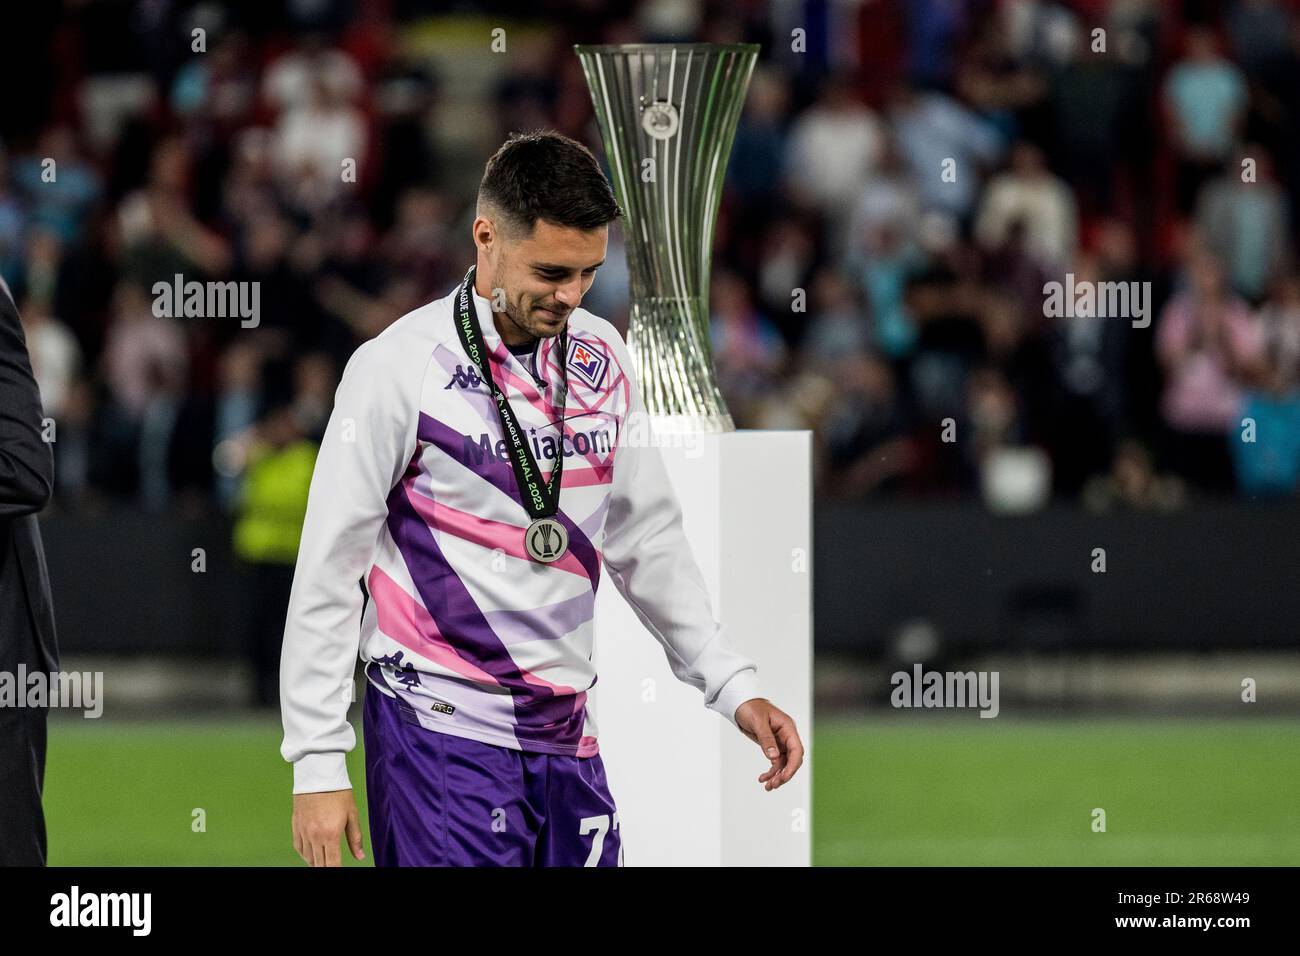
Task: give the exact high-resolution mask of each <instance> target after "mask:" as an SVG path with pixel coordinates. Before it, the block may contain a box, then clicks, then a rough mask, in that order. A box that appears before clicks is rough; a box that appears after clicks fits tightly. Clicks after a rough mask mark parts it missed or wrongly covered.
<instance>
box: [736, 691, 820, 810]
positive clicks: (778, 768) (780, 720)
mask: <svg viewBox="0 0 1300 956" xmlns="http://www.w3.org/2000/svg"><path fill="white" fill-rule="evenodd" d="M736 726H737V727H739V728H740V732H741V733H743V734H744V735H745V736H746V737H748V738H749V739H750V740H753V741H756V742H757V743H758V745H759V746H760V747H762V748H763V754H764V756H766V757H767V759H768V760H770V761H772V766H771V767H769V768H768V769H767V770H766V771H764V772H763V773H762V775H760V776H759V778H758V782H759V783H761V784H763V789H764V790H775V789H776V788H777V787H779V786H781V784H783V783H788V782H789V780H790V778H791V777H793V776H794V775H795V771H797V770H798V769H799V767H800V766H801V765H802V764H803V741H802V740H800V739H799V731H798V730H797V729H796V728H795V725H794V720H793V718H791V716H790V715H789V714H787V713H786V712H785V711H783V710H781V708H779V707H777V706H776V705H774V704H773V703H772V702H771V701H770V700H767V699H766V698H763V697H755V698H753V699H752V700H747V701H745V702H744V703H743V704H741V705H740V706H739V707H737V708H736Z"/></svg>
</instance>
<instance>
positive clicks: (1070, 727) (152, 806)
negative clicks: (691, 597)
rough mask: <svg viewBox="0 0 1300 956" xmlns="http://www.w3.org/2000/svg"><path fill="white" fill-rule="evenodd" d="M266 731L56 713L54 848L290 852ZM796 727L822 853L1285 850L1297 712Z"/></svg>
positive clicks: (1287, 860) (82, 855)
mask: <svg viewBox="0 0 1300 956" xmlns="http://www.w3.org/2000/svg"><path fill="white" fill-rule="evenodd" d="M932 716H933V719H931V717H932ZM964 716H973V715H964ZM360 736H361V735H360V733H358V734H357V737H358V749H357V751H356V752H354V753H353V754H351V755H350V756H349V761H348V762H349V769H350V772H351V774H352V779H353V782H354V783H355V784H357V785H358V786H361V785H362V784H363V782H364V772H363V766H362V758H361V752H360ZM279 743H280V726H279V722H278V720H276V719H274V718H271V719H268V720H262V721H253V720H221V719H215V718H214V719H209V720H192V721H190V720H170V721H167V722H165V723H164V722H157V723H145V722H123V721H117V722H109V721H108V720H84V719H79V718H67V717H59V718H58V719H56V720H53V721H52V722H51V725H50V747H49V761H48V768H47V773H46V796H45V805H46V814H47V822H48V827H49V844H50V858H49V859H50V863H51V864H52V865H56V866H58V865H77V866H100V865H102V866H111V865H163V866H174V865H175V866H193V865H216V866H224V865H266V866H277V865H295V864H296V865H301V862H300V861H299V860H298V858H297V855H296V854H295V853H294V852H293V849H292V846H291V844H290V836H289V814H290V806H291V799H292V798H291V796H290V776H291V775H290V770H289V767H288V765H287V764H285V763H284V762H283V761H282V760H281V759H280V755H279ZM812 747H813V752H814V755H815V760H814V765H815V769H814V776H813V811H812V827H813V859H814V862H815V863H816V864H818V865H821V866H827V865H832V866H858V865H875V864H890V865H903V866H909V865H951V864H957V865H1112V866H1113V865H1118V866H1124V865H1171V866H1182V865H1207V866H1220V865H1222V866H1228V865H1292V866H1293V865H1296V864H1300V726H1297V724H1296V723H1295V722H1294V721H1285V720H1280V719H1259V720H1250V719H1239V720H1219V721H1200V720H1184V719H1151V720H1123V721H1120V720H1068V721H1067V720H1012V719H1009V718H1006V717H1001V718H998V719H997V720H979V719H959V718H956V717H951V716H948V715H927V716H926V717H925V718H924V719H918V718H917V717H915V716H909V717H898V716H892V715H891V716H885V717H876V718H866V719H852V720H850V719H844V718H835V719H831V718H827V719H825V720H821V721H818V723H817V726H816V732H815V735H814V739H813V742H812ZM358 796H359V798H360V800H361V814H362V819H363V821H364V819H365V803H364V794H360V793H359V794H358ZM1097 807H1100V808H1102V809H1104V810H1105V813H1106V832H1105V833H1094V832H1093V831H1092V819H1093V816H1092V814H1093V809H1094V808H1097ZM196 810H202V811H203V813H204V815H205V825H206V829H205V830H204V831H202V832H198V831H197V830H196V828H195V826H194V823H193V821H194V819H195V816H194V812H195V811H196ZM368 854H369V841H368V837H367V860H366V862H365V865H369V864H370V859H369V855H368ZM345 860H347V861H348V862H349V863H351V862H352V861H351V859H350V858H349V857H347V855H346V854H345Z"/></svg>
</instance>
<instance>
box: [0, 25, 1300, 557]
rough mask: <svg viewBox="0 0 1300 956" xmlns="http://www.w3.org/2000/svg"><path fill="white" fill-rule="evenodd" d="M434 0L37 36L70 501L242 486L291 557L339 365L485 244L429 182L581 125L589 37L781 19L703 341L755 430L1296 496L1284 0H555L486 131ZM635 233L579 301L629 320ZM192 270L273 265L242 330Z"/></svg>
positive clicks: (453, 194) (819, 465) (1299, 431)
mask: <svg viewBox="0 0 1300 956" xmlns="http://www.w3.org/2000/svg"><path fill="white" fill-rule="evenodd" d="M56 6H57V5H56ZM445 6H446V5H445V4H422V3H420V2H416V0H412V2H400V0H392V2H366V0H354V2H342V0H336V2H331V0H318V2H312V3H305V2H293V0H287V2H284V3H274V2H267V3H261V4H247V5H245V4H232V5H225V6H223V5H216V4H204V3H171V2H166V0H155V2H145V0H141V2H126V0H118V2H114V0H80V2H69V3H66V4H65V5H64V8H63V9H62V10H61V11H59V15H58V16H57V18H56V19H52V20H51V21H49V22H48V23H46V24H45V25H44V30H43V32H42V31H41V29H39V28H38V29H36V30H35V33H34V36H33V38H32V41H31V42H32V45H33V46H34V48H35V52H30V51H29V55H30V57H32V58H33V62H34V61H35V60H39V61H40V65H39V68H38V67H37V66H35V65H32V66H30V67H29V68H30V69H31V70H33V71H34V72H33V74H32V77H31V79H29V81H28V82H29V84H30V86H31V87H34V89H33V92H32V97H30V98H29V101H28V102H26V103H25V105H24V104H19V106H18V107H17V108H15V109H13V110H7V111H6V113H5V116H4V117H0V275H2V276H3V277H4V279H5V280H6V281H7V282H8V284H9V285H10V287H11V288H12V289H13V290H14V293H15V295H16V297H17V298H18V302H19V306H20V309H21V313H22V317H23V322H24V325H25V328H26V330H27V336H28V344H29V349H30V351H31V355H32V360H33V364H34V366H35V370H36V374H37V378H38V381H39V384H40V387H41V393H42V398H43V401H44V404H45V409H46V413H47V415H48V416H49V417H50V419H52V420H53V422H54V425H55V428H56V430H57V431H56V441H55V452H56V463H57V495H56V500H57V503H58V506H59V507H66V508H76V507H93V506H95V505H97V504H99V503H101V502H104V501H111V500H130V501H133V502H135V503H137V504H139V505H142V506H143V507H145V508H148V509H151V510H157V511H162V510H167V509H171V508H182V509H191V510H198V511H201V510H204V509H207V508H210V507H212V506H213V505H214V504H215V505H219V506H221V507H223V508H226V509H227V510H230V511H234V512H239V509H240V508H244V509H250V508H251V509H252V514H251V515H250V514H249V513H248V512H247V511H245V513H244V514H243V519H244V520H245V525H244V527H243V528H242V529H241V530H240V531H237V541H238V540H241V539H240V537H239V535H240V534H242V540H243V541H244V545H243V550H244V553H245V556H246V557H249V558H250V560H266V561H272V562H280V563H288V564H291V563H292V550H291V549H290V548H288V544H287V542H288V540H289V539H291V538H293V534H292V529H293V527H294V523H295V521H297V520H298V517H297V516H298V515H299V513H300V509H301V507H302V506H303V504H304V501H303V499H302V494H300V493H298V491H294V493H292V494H290V493H288V492H287V491H286V490H285V489H287V488H291V487H292V488H294V489H299V491H301V490H302V489H301V488H300V486H301V485H303V483H304V482H305V480H306V477H307V476H309V474H310V448H311V447H312V443H313V442H315V441H316V440H318V438H319V436H320V434H321V432H322V430H323V427H324V422H325V420H326V419H327V417H328V414H329V411H330V405H331V399H332V394H333V390H334V388H335V386H336V384H337V380H338V375H339V372H340V370H341V368H342V366H343V363H344V362H346V360H347V357H348V356H349V355H350V354H351V352H352V350H353V349H354V348H355V347H356V346H357V345H358V344H359V343H361V342H362V341H364V340H366V339H367V338H369V337H371V336H373V335H375V334H377V333H378V332H379V331H381V330H382V329H383V328H385V327H386V326H387V325H388V324H389V323H391V322H392V321H394V320H395V319H397V318H398V317H400V316H401V315H402V314H403V313H405V312H407V311H409V310H410V309H412V308H414V307H416V306H418V305H421V304H423V303H424V302H427V301H429V300H431V299H434V298H438V297H441V296H442V295H445V294H447V293H448V292H449V291H450V290H451V288H452V287H453V285H454V284H455V282H456V281H457V280H458V279H459V278H460V276H461V275H462V274H463V272H464V270H465V268H467V266H468V265H469V264H470V262H471V258H470V257H471V253H472V249H471V247H470V243H469V238H468V237H469V223H470V221H472V217H473V198H474V197H473V188H472V186H470V187H469V188H463V187H462V186H460V185H455V186H453V185H449V184H452V183H455V184H461V183H467V182H468V183H473V182H475V181H476V175H477V173H479V172H481V169H482V163H483V161H484V160H485V159H486V156H487V155H488V154H489V153H490V152H491V150H492V149H494V148H495V146H496V145H497V144H499V143H500V142H501V141H502V140H503V139H504V138H505V136H506V134H507V133H508V132H510V131H511V130H516V129H527V128H535V127H547V128H551V129H556V130H559V131H560V132H563V133H565V134H567V135H570V136H573V137H575V138H577V139H579V140H582V141H584V142H586V143H587V144H588V145H589V146H591V147H592V149H593V151H595V152H596V154H597V155H598V156H602V157H603V147H602V145H601V140H600V135H599V130H598V128H597V127H596V124H595V121H594V118H593V115H592V112H591V107H590V97H589V94H588V91H587V87H586V84H585V81H584V79H583V77H582V74H581V71H580V69H579V67H578V63H577V61H576V58H575V57H574V56H573V54H572V51H571V44H572V43H574V42H631V41H643V42H644V41H692V40H696V41H698V40H707V41H713V42H736V41H742V40H743V41H748V42H760V43H762V45H763V52H762V56H761V59H760V62H759V65H758V67H757V69H756V71H755V73H754V76H753V79H752V82H751V87H750V92H749V98H748V101H747V104H746V108H745V111H744V115H743V117H742V120H741V123H740V127H739V129H738V131H737V134H736V139H735V143H734V147H733V150H732V157H731V163H730V166H729V168H728V172H727V189H726V192H725V195H724V199H723V203H722V210H721V214H720V216H719V221H718V227H717V235H716V242H715V250H714V258H713V277H712V289H711V312H712V326H713V333H714V335H713V343H714V352H715V354H714V358H715V363H716V365H717V368H718V371H719V375H720V378H721V380H722V385H723V389H724V393H725V395H726V397H727V400H728V402H729V404H730V406H731V409H732V412H733V416H734V418H735V419H736V422H737V424H738V426H739V427H750V428H810V429H812V430H813V431H814V434H815V437H816V441H815V447H816V454H817V459H816V479H817V488H818V494H819V495H824V496H827V497H837V498H843V499H852V500H862V499H868V498H873V497H883V496H906V497H916V496H933V495H940V496H961V495H968V496H974V495H981V496H983V497H984V498H985V499H986V500H988V501H990V502H991V503H995V504H1001V505H1004V506H1006V507H1010V508H1023V507H1026V506H1032V505H1033V504H1036V503H1041V502H1042V501H1045V500H1048V499H1049V498H1053V497H1056V498H1064V499H1069V500H1077V501H1082V502H1084V503H1086V504H1088V505H1089V506H1091V507H1096V508H1118V507H1129V508H1174V507H1178V506H1180V504H1181V503H1183V502H1185V501H1187V500H1189V499H1191V498H1194V497H1196V496H1202V495H1233V494H1235V495H1238V496H1241V497H1249V498H1262V497H1294V496H1295V495H1296V492H1297V483H1298V479H1300V273H1298V272H1297V269H1296V262H1295V259H1294V250H1295V249H1296V239H1297V223H1300V139H1298V138H1297V137H1298V134H1300V15H1298V14H1297V10H1296V5H1295V4H1293V3H1288V2H1281V0H1239V2H1235V3H1222V4H1219V3H1210V2H1199V3H1198V2H1184V3H1160V2H1156V0H1077V2H1072V3H1063V2H1062V3H1054V2H1045V0H1001V2H995V0H985V2H975V0H970V2H962V0H908V2H903V0H874V2H864V3H861V4H857V5H853V4H844V5H839V6H837V5H835V4H830V5H827V4H822V3H802V4H801V3H794V4H789V3H775V2H731V3H716V4H712V3H699V4H682V3H677V2H670V0H642V2H630V0H629V2H623V3H608V4H605V3H597V2H594V0H592V2H573V3H563V2H558V0H555V2H549V3H546V2H544V3H541V4H537V5H532V6H531V7H530V9H529V16H530V17H531V20H529V19H525V20H518V21H516V20H509V21H506V22H509V23H511V24H514V23H519V24H520V25H521V27H520V32H521V34H523V35H528V36H531V37H532V40H533V43H532V44H531V45H524V44H520V45H518V46H517V47H516V48H515V49H517V50H518V51H519V52H518V53H517V54H508V55H506V56H503V57H501V58H500V67H499V69H500V72H499V75H497V76H495V77H493V78H492V79H491V82H490V83H489V84H488V85H487V87H486V90H487V92H486V93H485V94H484V96H483V98H482V102H480V103H477V104H476V106H477V108H476V109H474V110H473V112H472V113H471V114H469V115H472V117H473V119H474V121H475V123H476V124H479V128H478V129H476V131H475V133H476V135H475V136H474V137H473V138H474V139H475V140H476V141H481V142H482V143H484V144H487V145H486V147H485V148H486V151H485V152H482V154H481V155H480V154H478V153H474V154H473V155H466V150H464V149H463V148H461V149H458V148H455V147H456V146H457V142H456V141H454V140H452V139H451V138H449V137H448V136H446V135H445V133H446V131H447V128H448V124H449V123H450V122H451V120H450V119H449V118H448V117H447V115H446V113H447V104H448V102H449V100H450V99H451V98H452V97H453V95H454V96H460V97H463V96H464V95H465V94H464V91H463V90H460V89H459V88H457V89H449V83H448V80H449V79H451V78H452V77H450V76H448V75H447V74H448V73H449V72H453V73H454V71H449V69H448V68H447V67H446V66H445V65H444V64H442V63H441V62H440V61H439V59H438V58H437V57H436V56H431V55H428V54H427V53H426V52H422V51H423V50H424V48H423V47H422V46H421V44H420V43H419V42H418V41H419V39H420V37H421V36H427V35H428V33H429V31H433V32H435V33H436V32H437V31H438V30H439V29H442V28H444V27H446V25H447V24H448V23H449V22H451V21H450V20H448V19H447V18H448V17H449V16H450V15H449V14H448V13H446V12H445V11H443V9H442V8H443V7H445ZM481 6H482V7H484V8H485V9H488V10H491V11H494V12H499V8H500V6H501V5H494V4H490V3H488V4H483V5H481ZM828 11H838V12H837V16H839V17H840V18H841V19H840V20H839V21H837V22H829V21H828V20H827V17H828V16H829V15H830V14H829V13H828ZM460 12H462V13H463V11H460ZM515 12H517V11H515ZM488 22H489V21H486V20H480V21H474V28H475V29H478V30H481V31H482V33H483V36H482V43H483V44H484V45H485V46H486V44H487V43H488V42H489V39H490V37H489V36H488V34H487V29H488V28H487V27H485V26H483V24H484V23H488ZM529 26H531V27H532V28H533V31H532V33H531V34H529V33H528V30H527V28H528V27H529ZM38 27H39V25H38ZM196 28H198V29H201V30H202V31H203V34H202V35H203V47H204V48H203V50H202V51H196V50H195V49H194V43H195V41H194V37H195V33H194V30H195V29H196ZM792 30H795V31H800V30H802V31H804V32H805V36H804V37H803V42H804V43H806V44H810V46H809V47H808V48H803V49H801V48H799V42H800V41H799V38H798V37H797V36H795V35H793V34H792V33H791V31H792ZM475 35H477V34H475ZM11 37H12V34H11ZM38 92H39V95H38ZM458 107H459V108H458V110H457V112H456V115H457V117H458V118H459V121H460V122H462V123H463V121H464V120H463V117H464V116H465V115H466V111H465V104H464V103H463V102H458ZM51 161H53V162H51ZM51 171H53V172H51ZM621 246H622V236H621V230H620V229H618V228H615V229H614V230H613V231H612V236H611V250H610V257H609V262H608V264H607V265H606V266H605V267H604V268H603V269H602V270H601V272H600V274H599V275H598V277H597V280H596V283H595V285H594V286H593V288H592V291H591V292H590V293H589V295H588V297H587V299H586V300H585V301H584V306H586V307H588V308H590V309H591V310H592V311H594V312H596V313H597V314H599V315H603V316H605V317H606V318H609V319H610V320H611V321H614V322H615V324H616V325H619V326H620V327H623V328H625V324H626V320H627V282H628V280H627V274H626V266H625V263H624V261H623V259H622V255H621ZM176 275H183V276H184V278H185V280H186V281H189V280H199V281H235V282H256V283H258V284H259V290H260V303H259V304H260V310H259V311H260V314H259V320H258V324H257V326H256V327H255V328H246V327H243V325H241V322H240V321H239V319H238V318H229V317H226V318H222V317H217V316H212V315H201V316H190V317H186V316H184V315H172V316H167V315H159V314H158V312H159V309H158V308H156V302H155V295H154V293H153V292H152V291H151V290H152V288H153V285H154V283H155V282H159V281H163V282H167V283H171V282H172V280H173V277H174V276H176ZM1067 276H1069V277H1070V280H1069V281H1071V282H1073V283H1075V284H1078V283H1087V282H1092V283H1109V282H1124V283H1138V284H1139V285H1142V284H1146V288H1149V289H1150V297H1149V298H1148V299H1147V301H1146V303H1145V308H1146V309H1147V310H1148V311H1147V313H1146V316H1145V319H1143V318H1142V317H1141V316H1136V315H1135V316H1129V315H1121V316H1104V315H1095V314H1092V315H1090V314H1086V313H1087V310H1086V309H1084V310H1082V311H1083V313H1084V314H1076V312H1077V310H1072V314H1069V315H1066V316H1061V315H1054V314H1049V313H1050V310H1049V309H1048V308H1047V306H1046V300H1047V296H1046V294H1045V285H1046V284H1048V283H1051V282H1066V281H1067ZM259 489H260V492H259ZM259 493H260V494H262V495H263V496H264V500H265V505H264V507H262V508H261V509H260V510H259V509H258V506H257V505H256V501H257V500H258V499H257V495H258V494H259ZM241 502H242V504H241ZM250 502H253V503H252V504H250ZM295 540H296V539H295ZM286 559H287V560H286Z"/></svg>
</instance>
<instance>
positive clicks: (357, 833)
mask: <svg viewBox="0 0 1300 956" xmlns="http://www.w3.org/2000/svg"><path fill="white" fill-rule="evenodd" d="M345 833H346V834H347V838H348V849H350V850H351V851H352V856H353V858H354V859H357V860H364V859H365V858H366V854H365V853H364V852H363V851H362V849H361V819H360V817H359V816H358V815H357V802H356V800H354V799H353V798H352V791H351V790H329V791H326V792H324V793H295V794H294V795H293V848H294V849H295V850H296V851H297V852H298V855H299V856H300V857H302V858H303V859H304V860H305V861H306V862H307V864H308V865H309V866H342V865H343V858H342V855H341V854H340V853H339V840H340V839H341V838H342V837H343V835H344V834H345Z"/></svg>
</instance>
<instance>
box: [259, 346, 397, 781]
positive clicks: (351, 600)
mask: <svg viewBox="0 0 1300 956" xmlns="http://www.w3.org/2000/svg"><path fill="white" fill-rule="evenodd" d="M411 356H417V357H418V352H415V351H413V350H407V351H406V353H405V354H403V351H402V349H401V346H400V342H399V343H398V345H397V348H394V347H393V343H392V342H390V341H383V340H378V339H376V340H372V341H370V342H367V343H366V344H364V345H362V346H361V347H360V348H359V349H357V351H356V352H355V353H354V354H353V356H352V358H351V360H349V362H348V364H347V367H346V368H345V369H344V372H343V376H342V379H341V380H340V382H339V387H338V390H337V392H336V393H335V398H334V410H333V412H332V413H331V415H330V419H329V423H328V424H327V426H326V428H325V435H324V437H323V438H322V439H321V447H320V452H319V454H318V456H317V459H316V466H315V470H314V471H313V473H312V479H311V489H310V491H309V493H308V498H307V514H306V517H305V519H304V522H303V531H302V541H301V544H300V545H299V548H298V562H297V566H296V567H295V569H294V577H293V588H292V591H291V592H290V597H289V609H288V615H287V618H286V621H285V629H284V645H283V648H282V650H281V655H280V711H281V717H282V720H283V723H284V742H283V744H282V745H281V748H280V753H281V755H282V756H283V757H284V759H285V760H288V761H290V762H291V763H292V764H293V779H294V784H293V792H294V793H313V792H320V791H326V790H346V789H349V788H350V786H351V784H350V782H349V780H348V772H347V764H346V754H347V753H348V752H349V751H351V750H352V748H353V747H355V746H356V732H355V731H354V730H353V728H352V725H351V724H350V723H349V722H348V707H349V705H350V703H351V700H352V680H353V674H354V671H355V667H356V661H357V656H358V651H359V644H360V637H361V614H362V592H361V588H360V586H359V582H360V581H361V579H362V577H363V575H364V574H365V572H366V569H367V568H368V567H369V565H370V562H371V558H372V556H373V552H374V548H375V544H376V542H377V540H378V538H379V534H380V531H381V529H382V528H383V525H384V522H385V520H386V517H387V514H388V506H387V498H388V493H389V491H390V490H391V489H392V487H393V486H394V485H395V484H397V482H398V480H399V479H400V478H401V476H402V472H403V471H404V469H405V466H406V463H407V462H408V461H410V459H411V456H412V455H413V454H414V451H415V445H416V437H415V435H416V423H417V416H418V408H419V389H420V387H421V380H422V375H423V369H422V367H421V368H419V369H416V368H413V367H412V366H411V365H410V361H411Z"/></svg>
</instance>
